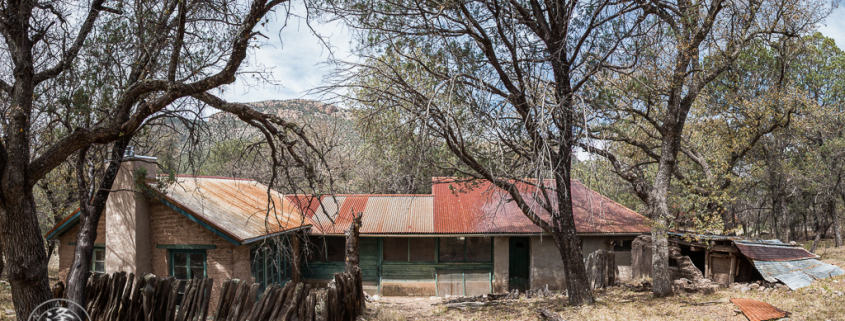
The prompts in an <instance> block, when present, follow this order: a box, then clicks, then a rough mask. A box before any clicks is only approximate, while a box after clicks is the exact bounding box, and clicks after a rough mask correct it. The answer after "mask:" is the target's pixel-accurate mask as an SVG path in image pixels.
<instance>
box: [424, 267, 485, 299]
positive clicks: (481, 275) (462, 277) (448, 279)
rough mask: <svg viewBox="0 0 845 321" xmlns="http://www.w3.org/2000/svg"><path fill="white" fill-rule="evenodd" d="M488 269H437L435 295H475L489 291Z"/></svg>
mask: <svg viewBox="0 0 845 321" xmlns="http://www.w3.org/2000/svg"><path fill="white" fill-rule="evenodd" d="M490 286H491V285H490V270H489V269H467V270H463V269H443V270H437V295H438V296H446V295H467V296H475V295H482V294H487V293H490Z"/></svg>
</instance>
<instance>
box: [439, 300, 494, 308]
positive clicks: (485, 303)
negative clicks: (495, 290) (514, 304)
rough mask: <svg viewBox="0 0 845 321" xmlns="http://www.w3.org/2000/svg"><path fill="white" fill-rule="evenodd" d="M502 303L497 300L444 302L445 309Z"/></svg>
mask: <svg viewBox="0 0 845 321" xmlns="http://www.w3.org/2000/svg"><path fill="white" fill-rule="evenodd" d="M499 304H502V302H499V301H487V302H462V303H449V304H444V305H443V306H445V307H446V308H447V309H466V308H479V307H486V306H494V305H499Z"/></svg>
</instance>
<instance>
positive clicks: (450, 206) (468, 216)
mask: <svg viewBox="0 0 845 321" xmlns="http://www.w3.org/2000/svg"><path fill="white" fill-rule="evenodd" d="M518 188H519V189H520V192H521V194H522V197H523V199H525V200H526V203H528V204H527V205H528V206H529V207H530V208H531V209H532V211H534V212H535V213H537V215H538V216H539V217H540V218H541V219H542V220H545V221H548V220H549V217H550V215H549V213H548V211H546V210H545V209H543V207H542V206H541V204H543V203H545V201H544V197H543V195H542V193H539V192H538V188H537V187H536V186H532V185H529V184H527V183H521V184H519V187H518ZM432 189H433V193H434V218H435V220H434V228H435V230H437V231H439V232H441V233H540V232H541V230H540V228H539V227H537V225H535V224H534V223H533V222H531V220H529V219H528V218H527V217H526V216H525V215H524V214H523V212H522V210H520V209H519V207H518V206H517V205H516V204H515V203H514V202H513V201H511V198H510V195H509V194H508V193H507V192H506V191H504V190H502V189H499V188H497V187H495V186H494V185H493V184H492V183H490V182H488V181H473V182H456V181H455V180H454V179H448V178H446V179H438V180H436V181H435V182H434V185H433V187H432ZM571 189H572V191H571V194H572V205H573V213H574V216H575V225H576V230H577V231H578V232H579V233H648V232H650V231H651V228H650V227H649V226H648V224H647V223H646V218H645V217H643V216H642V215H640V214H638V213H636V212H634V211H631V210H630V209H628V208H626V207H624V206H622V205H620V204H619V203H616V202H614V201H612V200H610V199H609V198H607V197H604V196H602V195H601V194H599V193H597V192H595V191H593V190H591V189H589V188H587V187H586V186H584V185H583V184H581V182H579V181H577V180H572V183H571ZM548 194H549V197H550V199H549V202H550V204H551V205H552V206H551V207H552V208H556V206H557V205H556V203H557V199H556V198H555V193H554V192H553V191H552V190H549V193H548Z"/></svg>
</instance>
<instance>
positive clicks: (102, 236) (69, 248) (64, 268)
mask: <svg viewBox="0 0 845 321" xmlns="http://www.w3.org/2000/svg"><path fill="white" fill-rule="evenodd" d="M77 234H79V225H77V226H74V227H73V228H71V229H70V230H68V231H67V232H65V234H62V236H59V249H58V253H57V254H58V255H59V281H62V282H65V283H67V275H68V273H70V265H71V264H73V251H74V250H75V249H76V246H75V245H70V244H69V243H71V242H73V243H76V235H77ZM94 244H106V216H105V215H100V223H98V224H97V239H96V240H94Z"/></svg>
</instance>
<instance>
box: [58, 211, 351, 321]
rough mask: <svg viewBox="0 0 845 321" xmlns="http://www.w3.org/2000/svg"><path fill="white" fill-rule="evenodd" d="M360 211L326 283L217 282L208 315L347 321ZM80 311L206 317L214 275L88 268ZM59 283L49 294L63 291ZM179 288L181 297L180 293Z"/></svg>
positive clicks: (111, 320)
mask: <svg viewBox="0 0 845 321" xmlns="http://www.w3.org/2000/svg"><path fill="white" fill-rule="evenodd" d="M360 227H361V213H358V215H357V216H356V217H355V218H354V219H353V222H352V224H351V225H350V228H349V229H347V230H346V231H345V234H346V267H345V270H344V272H340V273H335V275H334V279H333V280H332V281H331V282H329V284H328V286H326V287H313V286H311V285H309V284H304V283H301V282H294V281H289V282H287V284H285V285H284V286H281V285H279V284H271V285H268V286H267V288H266V289H265V291H264V293H263V294H261V295H259V293H258V287H259V284H257V283H253V284H247V282H243V281H240V280H237V279H235V280H227V281H225V282H223V285H222V289H221V292H220V298H219V299H218V302H217V309H216V310H215V311H214V314H213V316H214V320H221V321H222V320H225V321H247V320H248V321H276V320H285V321H287V320H298V321H347V320H350V321H351V320H355V319H356V318H357V317H358V315H360V314H361V313H362V312H363V310H364V289H363V284H362V279H361V269H360V268H359V267H358V261H359V249H358V237H359V234H360V231H359V229H360ZM86 286H87V287H86V293H87V296H88V302H87V305H86V306H85V309H86V311H87V312H88V314H89V315H90V316H91V320H92V321H123V320H133V321H134V320H145V321H200V320H207V318H208V315H209V314H208V312H209V309H210V308H211V307H210V305H211V304H212V303H211V302H210V301H211V288H212V286H214V280H212V279H208V278H204V279H193V280H188V281H185V280H176V279H174V278H172V277H166V278H159V277H156V276H155V275H152V274H146V275H144V276H139V277H137V278H136V277H135V275H133V274H131V273H130V274H126V272H118V273H114V274H94V275H92V276H91V277H90V278H89V279H88V283H87V285H86ZM64 290H65V289H64V285H61V282H60V284H59V286H57V287H54V288H53V296H54V297H57V298H60V297H64ZM180 293H182V294H181V297H180Z"/></svg>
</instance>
